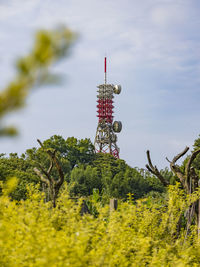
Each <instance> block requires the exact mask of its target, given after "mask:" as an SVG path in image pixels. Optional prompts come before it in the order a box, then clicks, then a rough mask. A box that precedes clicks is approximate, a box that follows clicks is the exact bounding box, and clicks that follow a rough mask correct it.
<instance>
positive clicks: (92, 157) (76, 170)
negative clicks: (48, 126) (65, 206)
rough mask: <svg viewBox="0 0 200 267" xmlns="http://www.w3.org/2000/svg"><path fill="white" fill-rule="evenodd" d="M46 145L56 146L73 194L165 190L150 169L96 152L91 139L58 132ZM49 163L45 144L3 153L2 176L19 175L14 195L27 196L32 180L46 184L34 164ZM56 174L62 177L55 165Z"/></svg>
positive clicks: (168, 175) (120, 194)
mask: <svg viewBox="0 0 200 267" xmlns="http://www.w3.org/2000/svg"><path fill="white" fill-rule="evenodd" d="M43 147H44V148H45V149H46V150H50V151H51V150H56V155H57V158H58V160H59V162H60V164H61V166H62V170H63V173H64V180H65V181H66V182H67V184H68V189H69V192H70V194H71V196H89V195H91V194H92V193H93V189H98V191H99V193H100V195H101V196H104V197H108V198H109V197H116V198H122V199H126V198H127V194H128V193H131V194H133V195H134V198H135V199H138V198H141V197H143V196H145V195H146V194H154V193H155V192H157V193H163V192H165V188H164V186H163V185H162V184H161V183H160V181H159V180H158V179H157V178H156V177H155V176H153V175H151V174H150V173H149V172H148V171H144V170H140V169H138V168H132V167H130V166H129V165H128V164H126V162H125V161H124V160H122V159H115V158H114V157H113V156H111V155H109V154H102V153H98V154H95V152H94V147H93V144H92V143H91V141H90V140H89V139H81V140H78V139H76V138H74V137H69V138H67V139H66V140H65V139H64V138H63V137H61V136H58V135H54V136H52V137H51V138H49V139H47V140H45V141H44V142H43ZM48 166H49V157H48V155H47V154H46V153H45V151H44V149H42V148H41V147H40V148H35V147H34V148H31V149H27V150H26V152H25V153H24V154H22V155H21V156H18V155H17V154H15V153H11V154H10V155H9V156H8V157H6V155H4V154H1V157H0V180H2V181H5V180H7V179H8V178H9V177H13V176H15V177H17V178H18V179H19V182H18V186H17V188H16V190H15V191H14V192H13V193H12V197H13V198H14V199H17V200H19V199H23V198H26V188H27V185H28V184H30V183H34V184H37V183H39V184H40V188H41V190H42V188H43V184H42V182H41V180H40V178H39V177H38V175H37V174H36V173H35V172H34V168H35V167H41V168H43V169H48ZM163 174H164V175H165V177H166V178H167V179H170V178H171V177H172V174H171V173H170V172H169V171H168V170H167V169H166V170H163ZM52 175H53V176H54V178H55V179H58V173H57V170H56V168H55V167H53V169H52Z"/></svg>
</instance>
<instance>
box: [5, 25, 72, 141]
mask: <svg viewBox="0 0 200 267" xmlns="http://www.w3.org/2000/svg"><path fill="white" fill-rule="evenodd" d="M75 38H76V35H75V34H74V33H73V32H72V31H70V30H69V29H67V28H65V27H60V28H58V29H56V30H53V31H47V30H40V31H38V32H37V34H36V38H35V43H34V45H33V49H32V51H31V52H30V53H29V54H28V55H27V56H25V57H23V58H21V59H19V60H18V62H17V64H16V77H15V79H14V80H13V81H12V82H10V84H8V86H7V87H6V88H5V89H4V90H2V91H0V118H1V119H2V118H3V117H4V116H5V115H6V114H7V113H9V112H11V111H14V110H16V109H19V108H21V107H22V106H23V105H24V103H25V100H26V98H27V95H28V93H29V90H30V88H32V87H33V86H39V85H41V84H43V83H44V82H45V80H47V78H48V77H49V76H51V74H50V73H49V70H48V68H49V67H50V66H51V65H52V64H53V63H55V62H57V61H58V60H60V59H62V58H63V57H64V56H65V55H67V54H68V53H69V48H70V47H71V45H72V44H73V42H74V40H75ZM15 134H16V129H15V128H14V127H12V126H10V127H2V126H1V127H0V136H4V135H10V136H13V135H15Z"/></svg>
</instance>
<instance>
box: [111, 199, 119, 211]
mask: <svg viewBox="0 0 200 267" xmlns="http://www.w3.org/2000/svg"><path fill="white" fill-rule="evenodd" d="M117 205H118V202H117V199H115V198H112V199H110V211H113V210H117Z"/></svg>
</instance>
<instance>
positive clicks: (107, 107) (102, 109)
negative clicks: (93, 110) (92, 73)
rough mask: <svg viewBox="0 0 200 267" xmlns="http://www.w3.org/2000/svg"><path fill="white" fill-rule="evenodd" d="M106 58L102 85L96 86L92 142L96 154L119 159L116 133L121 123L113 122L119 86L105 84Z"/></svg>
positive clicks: (119, 130)
mask: <svg viewBox="0 0 200 267" xmlns="http://www.w3.org/2000/svg"><path fill="white" fill-rule="evenodd" d="M106 67H107V66H106V57H105V59H104V84H100V85H99V86H97V88H98V90H97V92H98V95H97V103H98V105H97V108H98V110H97V113H98V115H97V117H98V118H99V119H98V125H97V131H96V136H95V141H94V146H95V151H96V153H99V152H102V153H109V154H111V155H113V156H114V157H115V158H119V147H118V146H117V135H116V133H119V132H121V129H122V123H121V121H114V122H113V108H114V106H113V103H114V101H113V98H114V94H117V95H119V94H120V93H121V85H113V84H107V71H106Z"/></svg>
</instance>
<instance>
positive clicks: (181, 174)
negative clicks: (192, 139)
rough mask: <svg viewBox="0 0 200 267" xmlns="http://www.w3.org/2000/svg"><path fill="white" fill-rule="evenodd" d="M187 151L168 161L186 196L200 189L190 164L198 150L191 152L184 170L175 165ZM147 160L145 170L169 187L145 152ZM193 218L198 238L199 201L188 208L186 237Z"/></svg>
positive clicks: (199, 230) (199, 182) (199, 232)
mask: <svg viewBox="0 0 200 267" xmlns="http://www.w3.org/2000/svg"><path fill="white" fill-rule="evenodd" d="M188 150H189V147H186V148H185V149H184V150H183V151H182V152H181V153H179V154H178V155H176V156H175V157H174V158H173V160H172V161H170V160H168V159H167V158H166V159H167V160H168V161H169V163H170V169H171V171H172V172H173V173H174V174H175V175H176V177H177V178H178V179H179V181H180V183H181V185H182V187H183V189H184V190H185V192H186V193H187V194H192V193H193V192H194V191H196V190H197V189H198V188H199V187H200V181H199V177H198V175H197V174H196V172H195V169H194V168H193V166H192V163H193V162H194V160H195V158H196V157H197V155H198V154H199V153H200V149H197V150H196V151H194V152H192V154H191V156H190V157H189V159H188V162H187V164H186V167H185V169H184V170H182V169H181V168H180V166H178V165H177V164H176V162H177V161H178V160H179V159H180V158H181V157H183V156H184V155H185V154H186V153H187V152H188ZM147 160H148V164H147V165H146V168H147V169H148V170H149V171H150V172H151V173H152V174H154V175H155V176H157V177H158V179H159V180H160V181H161V183H162V184H163V185H164V186H168V185H169V181H167V180H166V179H165V178H164V177H163V176H162V174H161V173H160V171H159V170H158V169H157V167H156V166H153V164H152V161H151V157H150V152H149V150H147ZM194 216H195V220H196V223H197V226H198V236H199V238H200V199H199V200H197V201H196V202H194V203H192V205H191V206H190V207H189V209H188V210H187V212H186V219H187V226H186V236H187V234H188V231H189V228H190V225H191V223H192V220H193V218H194Z"/></svg>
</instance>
